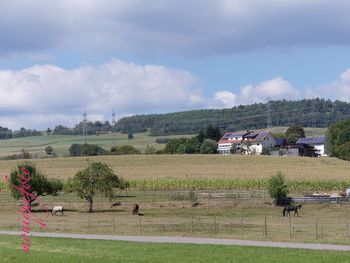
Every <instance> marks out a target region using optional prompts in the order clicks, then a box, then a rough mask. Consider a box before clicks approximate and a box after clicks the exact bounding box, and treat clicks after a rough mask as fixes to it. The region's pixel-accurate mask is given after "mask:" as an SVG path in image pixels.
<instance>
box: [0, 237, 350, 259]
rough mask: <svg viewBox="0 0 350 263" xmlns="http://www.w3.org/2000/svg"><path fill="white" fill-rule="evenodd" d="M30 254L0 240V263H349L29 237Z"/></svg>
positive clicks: (313, 255) (212, 248) (300, 255)
mask: <svg viewBox="0 0 350 263" xmlns="http://www.w3.org/2000/svg"><path fill="white" fill-rule="evenodd" d="M31 240H32V244H31V248H30V252H29V254H27V255H26V254H24V253H23V252H22V251H21V247H20V246H21V243H20V238H19V237H15V236H0V256H1V262H3V263H12V262H28V263H36V262H47V263H56V262H57V263H58V262H84V263H89V262H93V263H99V262H101V263H102V262H103V263H107V262H152V263H157V262H159V263H160V262H161V263H163V262H173V263H176V262H179V263H180V262H181V263H184V262H198V263H200V262H203V263H204V262H210V263H211V262H223V263H224V262H230V263H233V262H245V263H253V262H261V263H265V262H266V263H273V262H279V263H297V262H308V263H323V262H324V263H326V262H337V263H345V262H349V261H348V260H349V256H350V253H349V252H335V251H316V250H302V249H283V248H258V247H241V246H224V245H194V244H166V243H164V244H157V243H135V242H122V241H104V240H83V239H66V238H43V237H32V238H31Z"/></svg>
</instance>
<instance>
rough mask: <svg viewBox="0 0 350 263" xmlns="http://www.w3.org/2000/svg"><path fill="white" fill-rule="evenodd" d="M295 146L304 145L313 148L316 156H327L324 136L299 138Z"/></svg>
mask: <svg viewBox="0 0 350 263" xmlns="http://www.w3.org/2000/svg"><path fill="white" fill-rule="evenodd" d="M296 144H306V145H309V146H312V147H314V148H315V150H316V154H317V155H318V156H327V154H326V152H327V150H326V137H325V136H319V137H308V138H300V139H298V140H297V142H296Z"/></svg>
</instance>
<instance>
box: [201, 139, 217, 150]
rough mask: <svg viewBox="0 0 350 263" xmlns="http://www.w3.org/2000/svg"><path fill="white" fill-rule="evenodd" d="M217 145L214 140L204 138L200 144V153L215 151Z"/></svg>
mask: <svg viewBox="0 0 350 263" xmlns="http://www.w3.org/2000/svg"><path fill="white" fill-rule="evenodd" d="M217 147H218V145H217V143H216V141H214V140H211V139H205V140H204V142H203V143H202V145H201V148H200V153H202V154H213V153H216V150H217Z"/></svg>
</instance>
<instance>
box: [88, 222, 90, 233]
mask: <svg viewBox="0 0 350 263" xmlns="http://www.w3.org/2000/svg"><path fill="white" fill-rule="evenodd" d="M88 230H89V233H90V218H89V219H88Z"/></svg>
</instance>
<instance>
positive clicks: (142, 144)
mask: <svg viewBox="0 0 350 263" xmlns="http://www.w3.org/2000/svg"><path fill="white" fill-rule="evenodd" d="M192 136H194V135H172V136H159V137H152V136H149V133H148V132H145V133H135V134H134V138H133V139H132V140H129V139H128V135H127V134H121V133H110V134H101V135H91V136H88V137H87V143H90V144H98V145H99V146H101V147H102V148H104V149H105V150H110V149H111V147H112V146H114V145H116V144H117V145H126V144H128V145H132V146H134V147H136V148H137V149H139V150H140V151H141V152H143V151H144V150H145V148H146V146H147V145H151V146H154V147H155V148H156V149H157V150H161V149H163V148H164V144H159V143H156V142H155V140H156V139H157V138H164V137H166V138H169V139H171V138H179V137H192ZM73 143H78V144H83V143H85V141H84V138H83V136H81V135H46V134H45V135H43V136H30V137H24V138H16V139H10V140H0V156H6V155H11V154H15V153H20V152H21V150H22V149H25V150H26V151H28V152H30V153H31V154H32V155H37V156H38V157H46V153H45V147H47V146H49V145H50V146H52V147H53V149H54V152H55V153H56V154H57V155H58V156H68V155H69V147H70V146H71V145H72V144H73Z"/></svg>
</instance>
